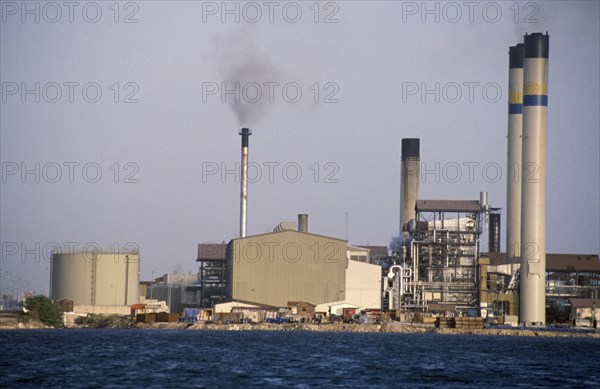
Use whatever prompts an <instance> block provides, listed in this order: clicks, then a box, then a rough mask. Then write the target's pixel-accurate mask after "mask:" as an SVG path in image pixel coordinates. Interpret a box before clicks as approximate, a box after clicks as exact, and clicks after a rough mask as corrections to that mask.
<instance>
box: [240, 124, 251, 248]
mask: <svg viewBox="0 0 600 389" xmlns="http://www.w3.org/2000/svg"><path fill="white" fill-rule="evenodd" d="M239 134H240V135H241V136H242V165H241V170H242V178H241V180H240V184H241V194H240V238H244V237H246V211H247V208H248V140H249V138H250V135H252V130H250V129H249V128H242V129H241V130H240V132H239Z"/></svg>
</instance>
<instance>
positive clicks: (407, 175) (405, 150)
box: [400, 138, 420, 236]
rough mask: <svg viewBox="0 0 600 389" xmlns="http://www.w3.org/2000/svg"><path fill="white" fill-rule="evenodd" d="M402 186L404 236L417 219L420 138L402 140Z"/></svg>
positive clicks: (401, 203)
mask: <svg viewBox="0 0 600 389" xmlns="http://www.w3.org/2000/svg"><path fill="white" fill-rule="evenodd" d="M401 160H402V162H401V168H400V169H401V172H402V178H401V184H400V235H401V236H403V235H404V234H403V231H404V226H405V225H407V223H408V221H409V220H411V219H415V217H416V215H415V205H416V203H417V197H419V164H420V140H419V139H418V138H404V139H402V156H401Z"/></svg>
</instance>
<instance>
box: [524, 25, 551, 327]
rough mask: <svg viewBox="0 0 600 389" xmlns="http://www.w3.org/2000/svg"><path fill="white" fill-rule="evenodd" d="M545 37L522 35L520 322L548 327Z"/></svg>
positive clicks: (547, 45)
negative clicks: (541, 324)
mask: <svg viewBox="0 0 600 389" xmlns="http://www.w3.org/2000/svg"><path fill="white" fill-rule="evenodd" d="M549 40H550V37H549V35H548V34H547V33H546V35H543V34H541V33H535V34H531V35H525V44H524V50H523V167H522V170H521V177H522V192H521V283H520V284H521V286H520V300H521V301H520V307H521V312H520V313H521V315H520V321H521V322H525V323H532V322H533V323H545V322H546V132H547V115H548V51H549Z"/></svg>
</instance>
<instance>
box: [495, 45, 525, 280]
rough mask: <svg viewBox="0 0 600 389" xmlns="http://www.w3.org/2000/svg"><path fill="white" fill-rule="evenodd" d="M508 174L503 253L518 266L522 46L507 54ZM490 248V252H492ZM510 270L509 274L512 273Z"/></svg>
mask: <svg viewBox="0 0 600 389" xmlns="http://www.w3.org/2000/svg"><path fill="white" fill-rule="evenodd" d="M508 62H509V70H508V160H507V166H508V174H507V182H506V184H507V185H506V253H507V255H508V259H509V263H510V264H511V266H512V264H514V263H519V253H520V252H521V245H520V243H519V242H520V240H521V166H522V163H521V156H522V150H523V148H522V145H523V139H522V138H523V44H522V43H519V44H518V45H516V46H513V47H510V49H509V52H508ZM491 251H492V250H491V248H490V252H491ZM512 270H513V269H511V273H512Z"/></svg>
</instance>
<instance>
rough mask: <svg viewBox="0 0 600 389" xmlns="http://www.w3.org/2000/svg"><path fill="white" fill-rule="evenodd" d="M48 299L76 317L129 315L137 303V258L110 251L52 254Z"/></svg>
mask: <svg viewBox="0 0 600 389" xmlns="http://www.w3.org/2000/svg"><path fill="white" fill-rule="evenodd" d="M50 279H51V285H50V290H51V297H52V299H53V300H55V301H60V300H70V301H72V304H73V311H75V312H78V313H106V314H110V313H119V314H129V306H131V305H132V304H137V303H139V298H140V296H139V283H140V255H139V254H138V253H116V252H112V251H89V252H72V251H69V252H66V253H53V254H52V262H51V269H50Z"/></svg>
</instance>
